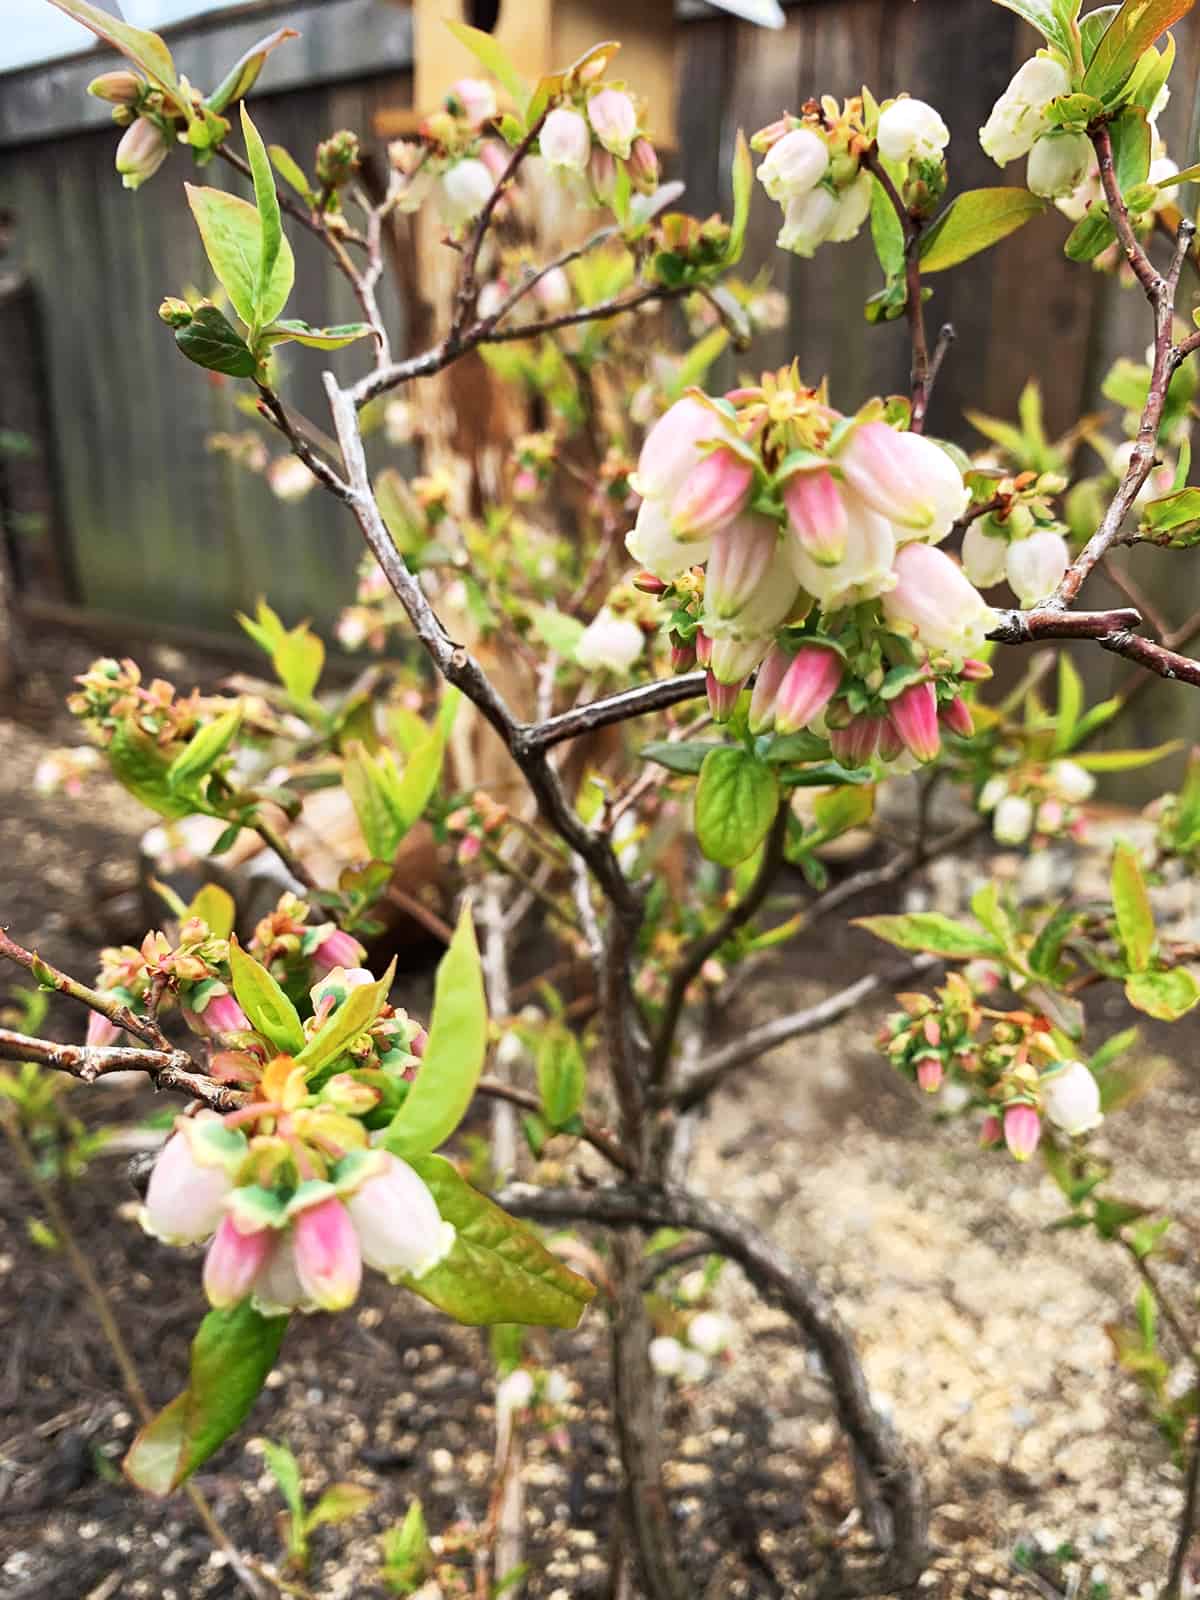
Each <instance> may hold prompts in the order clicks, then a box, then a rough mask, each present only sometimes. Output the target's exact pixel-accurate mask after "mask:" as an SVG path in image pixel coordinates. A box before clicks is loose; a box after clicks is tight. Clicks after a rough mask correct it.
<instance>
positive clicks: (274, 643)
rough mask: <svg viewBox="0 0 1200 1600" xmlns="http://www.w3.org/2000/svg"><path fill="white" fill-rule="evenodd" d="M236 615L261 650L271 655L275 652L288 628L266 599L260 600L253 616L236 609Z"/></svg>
mask: <svg viewBox="0 0 1200 1600" xmlns="http://www.w3.org/2000/svg"><path fill="white" fill-rule="evenodd" d="M234 616H235V617H236V618H237V620H238V623H239V624H240V626H241V627H242V628H244V629H245V631H246V632H247V633H248V634H249V635H250V637H251V638H252V639H253V640H254V642H255V644H256V645H257V646H258V648H259V649H260V650H263V651H265V652H266V654H267V655H269V656H273V655H274V654H275V651H276V650H277V649H278V648H279V644H280V641H281V640H282V639H283V637H284V635H285V634H286V632H287V629H286V628H285V627H284V625H283V623H282V622H281V621H280V620H279V617H278V616H277V615H276V614H275V612H274V611H272V610H271V607H270V606H269V605H268V604H267V602H266V601H265V600H263V599H260V600H259V602H258V604H257V605H256V606H255V608H254V616H253V617H248V616H247V615H246V614H245V612H244V611H236V612H234Z"/></svg>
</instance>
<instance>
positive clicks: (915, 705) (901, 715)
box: [889, 681, 942, 761]
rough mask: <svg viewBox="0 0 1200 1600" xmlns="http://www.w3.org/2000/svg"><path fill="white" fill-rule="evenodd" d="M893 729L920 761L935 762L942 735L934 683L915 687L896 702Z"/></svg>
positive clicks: (902, 694)
mask: <svg viewBox="0 0 1200 1600" xmlns="http://www.w3.org/2000/svg"><path fill="white" fill-rule="evenodd" d="M889 715H890V717H891V721H892V727H893V728H895V730H896V732H897V733H898V734H899V735H900V738H901V740H902V741H903V743H904V746H905V748H906V749H907V750H910V751H911V752H912V754H913V755H914V756H916V758H917V760H918V761H932V760H933V759H934V757H935V756H936V755H937V753H938V751H939V750H940V749H941V747H942V739H941V735H940V733H939V732H938V714H937V690H936V689H935V688H934V687H933V684H932V683H929V682H928V681H926V682H925V683H913V684H910V685H909V686H908V688H907V689H903V690H901V692H900V693H899V694H898V695H897V696H896V698H895V699H894V700H893V701H892V703H891V706H890V708H889Z"/></svg>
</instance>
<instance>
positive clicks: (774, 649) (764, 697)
mask: <svg viewBox="0 0 1200 1600" xmlns="http://www.w3.org/2000/svg"><path fill="white" fill-rule="evenodd" d="M791 664H792V654H791V652H790V651H789V650H781V649H780V647H779V646H778V645H772V646H771V648H770V649H769V650H768V651H767V654H766V657H765V658H764V660H763V664H762V666H761V667H759V669H758V677H757V678H756V679H755V680H754V693H753V694H752V695H751V696H750V732H751V733H754V734H758V733H770V731H771V729H772V728H773V727H774V726H775V696H776V695H777V694H778V692H779V685H780V684H781V683H782V682H783V680H784V676H785V675H786V673H787V670H788V668H789V667H790V666H791Z"/></svg>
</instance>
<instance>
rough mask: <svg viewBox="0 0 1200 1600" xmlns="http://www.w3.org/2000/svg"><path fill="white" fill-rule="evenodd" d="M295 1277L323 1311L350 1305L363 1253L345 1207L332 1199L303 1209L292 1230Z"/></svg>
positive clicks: (357, 1281) (310, 1298) (353, 1296)
mask: <svg viewBox="0 0 1200 1600" xmlns="http://www.w3.org/2000/svg"><path fill="white" fill-rule="evenodd" d="M292 1249H293V1252H294V1255H295V1264H296V1277H297V1278H298V1280H299V1282H300V1287H301V1288H302V1289H303V1290H304V1293H305V1295H306V1296H307V1298H308V1299H309V1300H311V1301H312V1302H313V1303H314V1304H315V1305H317V1306H319V1307H320V1308H321V1310H322V1311H343V1310H345V1308H346V1307H347V1306H349V1305H353V1304H354V1301H355V1300H356V1299H357V1297H358V1289H359V1284H360V1283H361V1282H362V1253H361V1251H360V1249H359V1244H358V1235H357V1233H356V1232H355V1230H354V1224H353V1223H352V1222H351V1220H350V1214H349V1212H348V1211H347V1210H346V1207H345V1206H344V1205H343V1204H342V1202H341V1201H340V1200H339V1199H338V1198H337V1197H336V1196H335V1195H330V1196H329V1197H328V1198H327V1199H324V1200H319V1201H318V1202H317V1204H316V1205H312V1206H306V1207H305V1208H304V1210H302V1211H301V1212H300V1214H299V1215H298V1216H297V1218H296V1220H295V1222H294V1224H293V1228H292Z"/></svg>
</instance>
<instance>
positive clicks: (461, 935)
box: [383, 906, 488, 1220]
mask: <svg viewBox="0 0 1200 1600" xmlns="http://www.w3.org/2000/svg"><path fill="white" fill-rule="evenodd" d="M487 1034H488V1014H487V999H486V997H485V995H484V991H483V969H482V967H481V966H480V963H479V947H478V946H477V944H476V943H475V928H474V925H473V924H472V922H471V910H470V907H469V906H464V907H463V910H462V915H461V916H460V917H459V919H458V926H457V927H456V928H455V930H454V938H453V939H452V940H451V941H450V945H449V948H448V949H447V951H446V954H445V955H444V956H443V957H442V959H441V961H440V962H439V964H438V970H437V979H436V982H435V985H434V993H433V1015H432V1017H431V1018H430V1022H429V1042H428V1043H427V1045H426V1046H425V1054H424V1057H423V1058H422V1061H421V1065H420V1066H419V1067H418V1068H417V1075H416V1077H415V1078H414V1080H413V1083H412V1086H411V1088H410V1089H409V1091H408V1094H407V1095H406V1096H405V1099H404V1103H403V1105H402V1106H401V1107H400V1109H399V1111H397V1113H396V1115H395V1116H394V1117H393V1118H392V1122H391V1125H390V1126H389V1128H388V1130H387V1134H386V1135H385V1137H384V1141H383V1142H384V1145H385V1147H386V1148H387V1149H388V1150H391V1151H392V1152H393V1153H394V1154H396V1155H398V1156H402V1157H403V1158H404V1159H405V1160H406V1161H408V1160H411V1159H412V1158H413V1157H414V1156H423V1155H426V1154H428V1153H429V1152H430V1151H431V1150H436V1149H437V1147H438V1145H440V1144H444V1143H445V1141H446V1140H447V1139H448V1138H449V1137H450V1135H451V1134H452V1133H453V1132H454V1130H455V1128H457V1127H458V1125H459V1123H460V1122H461V1121H462V1119H463V1117H464V1116H465V1115H466V1110H467V1107H468V1106H469V1105H470V1103H471V1097H472V1096H473V1095H474V1093H475V1085H476V1084H477V1083H478V1082H479V1074H480V1073H481V1072H482V1071H483V1063H484V1058H485V1057H486V1055H487ZM451 1220H453V1219H451Z"/></svg>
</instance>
